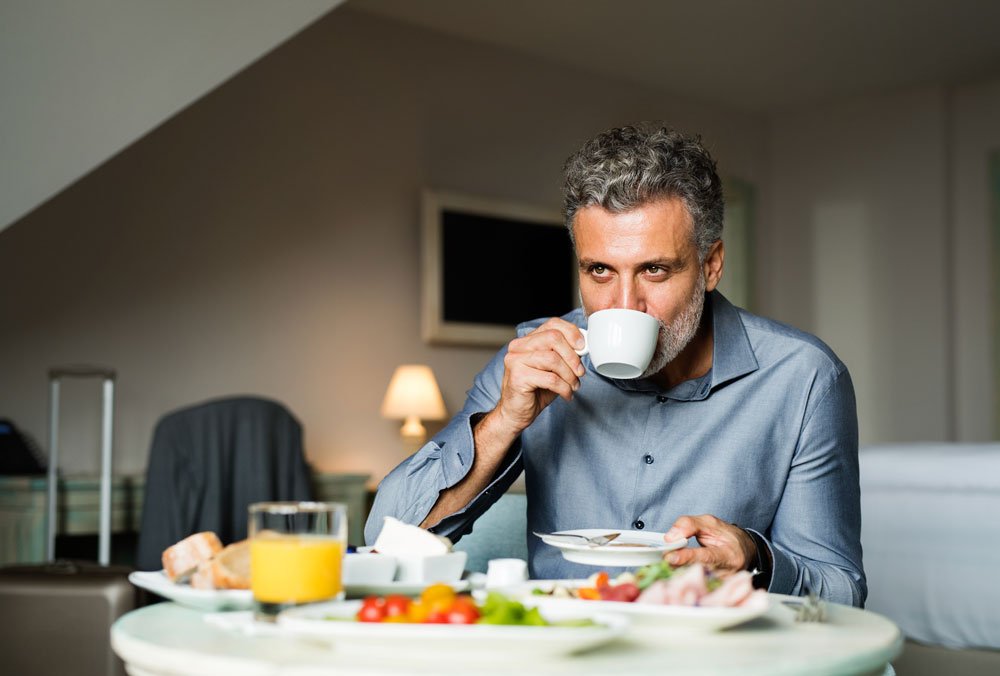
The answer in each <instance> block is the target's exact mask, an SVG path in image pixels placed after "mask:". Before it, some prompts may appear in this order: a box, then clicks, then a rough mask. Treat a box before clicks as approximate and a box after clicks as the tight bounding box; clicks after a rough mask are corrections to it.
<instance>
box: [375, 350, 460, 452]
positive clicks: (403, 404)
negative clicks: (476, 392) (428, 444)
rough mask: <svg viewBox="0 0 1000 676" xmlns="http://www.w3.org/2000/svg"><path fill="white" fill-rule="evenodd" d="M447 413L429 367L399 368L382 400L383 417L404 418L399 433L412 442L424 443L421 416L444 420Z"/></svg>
mask: <svg viewBox="0 0 1000 676" xmlns="http://www.w3.org/2000/svg"><path fill="white" fill-rule="evenodd" d="M447 415H448V412H447V411H446V410H445V407H444V399H442V398H441V390H439V389H438V385H437V381H436V380H434V373H433V371H431V367H430V366H425V365H423V364H404V365H402V366H397V367H396V372H395V373H393V374H392V380H390V381H389V388H388V389H387V390H386V392H385V399H383V400H382V417H383V418H391V419H394V420H403V421H404V422H403V427H402V428H401V429H400V434H401V435H402V436H403V439H404V440H406V441H410V442H423V440H424V438H425V436H426V435H427V430H426V429H424V426H423V424H422V423H421V422H420V419H421V418H423V419H424V420H443V419H444V418H445V417H447Z"/></svg>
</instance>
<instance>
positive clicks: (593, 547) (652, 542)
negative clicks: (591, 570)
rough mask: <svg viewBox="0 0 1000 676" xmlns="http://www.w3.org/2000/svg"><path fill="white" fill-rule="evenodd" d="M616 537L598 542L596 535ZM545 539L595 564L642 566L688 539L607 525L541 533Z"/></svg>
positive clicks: (565, 553) (572, 556)
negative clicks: (596, 541)
mask: <svg viewBox="0 0 1000 676" xmlns="http://www.w3.org/2000/svg"><path fill="white" fill-rule="evenodd" d="M612 534H613V535H615V537H614V538H612V539H610V540H608V541H607V542H605V543H604V544H594V542H593V540H592V539H593V538H607V537H608V536H610V535H612ZM539 537H540V538H541V540H542V542H544V543H545V544H547V545H551V546H552V547H556V548H557V549H559V551H560V553H561V554H562V556H563V558H564V559H566V560H567V561H572V562H574V563H585V564H589V565H593V566H642V565H645V564H648V563H656V562H657V561H659V560H661V559H662V558H663V555H664V554H665V553H667V552H670V551H673V550H675V549H681V548H682V547H684V546H685V545H687V540H685V539H679V540H673V541H671V542H667V541H665V540H664V539H663V533H651V532H647V531H641V530H625V531H615V530H614V529H607V528H578V529H575V530H564V531H559V532H557V533H547V534H542V535H539ZM588 539H590V541H588Z"/></svg>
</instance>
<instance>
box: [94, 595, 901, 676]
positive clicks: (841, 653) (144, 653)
mask: <svg viewBox="0 0 1000 676" xmlns="http://www.w3.org/2000/svg"><path fill="white" fill-rule="evenodd" d="M783 598H787V597H780V596H775V601H776V603H774V605H773V607H772V608H771V609H770V610H769V611H768V613H767V614H766V615H764V616H763V617H760V618H758V619H756V620H754V621H752V622H749V623H747V624H745V625H742V626H740V627H735V628H732V629H729V630H726V631H722V632H715V633H695V632H689V631H679V630H677V629H673V628H668V627H663V626H659V627H657V626H647V625H634V626H633V627H632V628H630V629H629V632H628V634H627V637H626V638H622V639H618V640H616V641H614V642H612V643H609V644H606V645H604V646H602V647H599V648H597V649H595V650H592V651H590V652H586V653H583V654H578V655H570V656H566V657H559V658H552V659H546V660H544V661H528V660H525V659H523V658H521V659H519V658H518V656H517V655H516V654H512V655H510V656H509V659H505V660H504V661H503V663H499V664H498V663H488V662H487V661H484V660H475V661H473V660H463V661H456V660H450V659H449V658H448V655H440V656H435V657H434V658H432V659H428V658H427V657H423V658H420V659H419V660H418V659H415V658H414V657H413V656H408V655H406V654H400V651H398V650H397V651H393V650H392V646H391V645H387V646H385V650H384V651H380V654H377V655H366V656H359V655H349V654H340V653H338V652H337V651H336V648H335V647H334V648H330V647H329V646H327V645H323V644H320V643H312V642H309V641H305V640H301V639H296V638H291V637H286V636H277V635H256V636H250V635H246V634H241V633H238V632H235V631H232V630H227V629H223V628H220V627H217V626H214V625H211V624H209V623H207V622H205V621H204V618H203V613H202V612H200V611H197V610H191V609H188V608H184V607H182V606H179V605H177V604H175V603H160V604H156V605H153V606H148V607H146V608H141V609H139V610H135V611H132V612H130V613H128V614H126V615H124V616H123V617H121V618H120V619H119V620H118V621H117V622H116V623H115V624H114V626H113V627H112V629H111V644H112V646H113V647H114V650H115V652H116V653H118V655H119V656H120V657H121V658H122V659H123V660H124V661H125V664H126V668H127V669H128V672H129V673H130V674H132V675H133V676H150V675H153V674H166V675H176V674H192V675H202V674H204V675H205V676H221V675H224V674H241V675H245V676H255V675H257V674H260V675H265V674H266V675H274V674H281V675H283V676H315V675H317V674H363V675H364V676H376V675H381V674H386V675H388V674H393V675H395V674H404V673H405V674H458V673H474V674H482V675H487V674H510V673H518V672H520V673H525V674H527V673H531V674H538V673H544V674H567V675H570V674H572V676H582V675H585V674H595V675H596V674H599V675H600V676H607V675H608V674H623V675H628V676H633V675H636V674H646V673H664V674H665V673H676V674H740V675H753V674H768V675H769V676H772V675H773V676H780V675H782V674H810V675H822V674H882V673H883V672H884V670H885V667H886V665H887V664H888V663H889V662H890V661H891V660H892V659H894V658H895V657H896V656H898V655H899V653H900V651H901V650H902V645H903V638H902V636H901V634H900V632H899V629H898V628H897V627H896V625H894V624H893V623H892V622H890V621H889V620H887V619H885V618H884V617H882V616H880V615H876V614H875V613H870V612H866V611H863V610H858V609H856V608H849V607H846V606H840V605H833V604H830V605H829V606H828V611H829V612H828V614H829V619H828V621H827V622H826V623H823V624H802V623H796V622H794V620H793V618H794V612H793V611H792V610H790V609H789V608H786V607H785V606H784V605H782V604H781V603H780V601H781V600H782V599H783Z"/></svg>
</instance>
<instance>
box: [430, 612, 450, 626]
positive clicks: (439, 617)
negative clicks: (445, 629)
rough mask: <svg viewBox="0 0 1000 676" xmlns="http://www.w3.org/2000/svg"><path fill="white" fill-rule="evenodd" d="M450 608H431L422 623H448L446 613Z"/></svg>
mask: <svg viewBox="0 0 1000 676" xmlns="http://www.w3.org/2000/svg"><path fill="white" fill-rule="evenodd" d="M450 611H451V609H450V608H449V609H447V610H432V611H430V612H429V613H427V619H425V620H424V624H448V613H449V612H450Z"/></svg>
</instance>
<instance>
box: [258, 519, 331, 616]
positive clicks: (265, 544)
mask: <svg viewBox="0 0 1000 676" xmlns="http://www.w3.org/2000/svg"><path fill="white" fill-rule="evenodd" d="M343 556H344V543H343V541H341V540H337V539H334V538H331V537H323V536H316V535H282V534H280V533H262V534H260V535H257V536H256V537H254V538H253V539H252V540H251V541H250V587H251V589H253V596H254V598H255V599H257V600H258V601H263V602H264V603H308V602H310V601H322V600H324V599H329V598H333V597H334V596H336V595H337V594H339V593H340V590H341V583H340V562H341V559H342V558H343Z"/></svg>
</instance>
